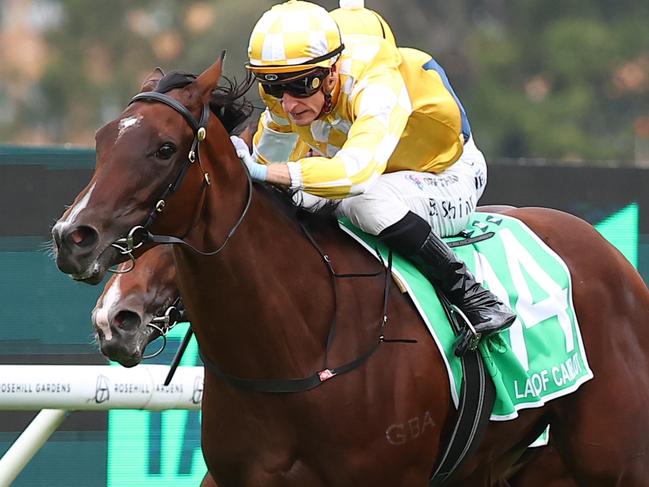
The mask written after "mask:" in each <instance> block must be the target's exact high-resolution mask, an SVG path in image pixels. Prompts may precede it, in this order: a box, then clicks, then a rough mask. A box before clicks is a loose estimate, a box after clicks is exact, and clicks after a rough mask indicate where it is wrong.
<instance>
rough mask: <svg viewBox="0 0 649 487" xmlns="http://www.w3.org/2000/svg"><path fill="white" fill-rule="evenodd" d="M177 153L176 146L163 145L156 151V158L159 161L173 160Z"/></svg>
mask: <svg viewBox="0 0 649 487" xmlns="http://www.w3.org/2000/svg"><path fill="white" fill-rule="evenodd" d="M175 153H176V146H175V145H173V144H170V143H166V144H162V145H161V146H160V148H159V149H158V150H157V151H156V153H155V156H156V157H157V158H158V159H171V156H173V155H174V154H175Z"/></svg>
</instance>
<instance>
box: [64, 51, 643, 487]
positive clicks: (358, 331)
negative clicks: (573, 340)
mask: <svg viewBox="0 0 649 487" xmlns="http://www.w3.org/2000/svg"><path fill="white" fill-rule="evenodd" d="M221 65H222V59H220V60H218V61H217V62H216V63H215V64H214V65H212V66H211V67H210V68H208V69H207V70H206V71H205V72H204V73H203V74H201V75H200V76H199V77H198V78H197V79H195V80H192V81H191V82H189V83H188V84H186V85H185V86H183V87H176V88H173V89H170V90H168V92H167V94H166V95H162V94H161V93H160V92H159V91H160V85H159V84H158V83H159V82H160V84H164V82H165V78H162V77H161V76H160V73H156V72H154V73H152V75H151V76H150V77H149V78H147V80H145V83H144V84H143V86H142V93H141V94H140V95H138V96H137V97H136V98H135V99H134V100H133V102H132V103H131V104H130V105H129V107H128V108H127V109H126V110H125V111H124V112H123V113H122V114H121V115H120V117H119V119H117V120H114V121H112V122H110V123H108V124H107V125H105V126H104V127H103V128H102V129H100V130H99V131H98V133H97V136H96V147H97V167H96V170H95V174H94V175H93V178H92V179H91V181H90V183H89V184H88V186H87V187H86V188H85V189H84V190H82V192H81V193H80V194H79V195H78V196H77V198H76V199H75V202H74V203H73V205H72V206H71V207H70V208H69V209H68V210H66V212H65V213H64V214H63V216H62V218H61V220H60V221H59V222H58V223H57V224H56V225H55V226H54V228H53V232H52V233H53V238H54V241H55V244H56V248H57V252H58V253H57V265H58V266H59V269H60V270H61V271H62V272H64V273H66V274H69V275H71V276H72V277H73V278H75V279H77V280H80V281H84V282H88V283H91V284H92V283H95V284H96V283H98V282H99V281H100V280H101V279H102V277H103V276H104V274H105V273H106V271H107V269H108V268H109V267H110V266H112V265H114V264H116V263H119V262H121V261H123V260H125V259H127V258H128V256H129V255H132V256H134V257H137V256H138V255H139V249H138V248H137V247H138V246H139V245H140V243H142V241H144V240H145V237H147V236H148V233H147V232H143V231H142V230H141V227H142V226H143V227H145V228H146V229H147V230H151V231H152V232H155V233H159V234H169V235H172V236H176V237H182V241H184V242H185V244H180V243H179V242H180V241H181V239H179V240H173V239H171V240H170V239H167V241H176V242H178V245H177V246H176V247H175V249H174V259H175V265H176V272H177V280H178V284H179V288H180V291H181V295H182V297H183V301H184V303H185V306H186V307H187V310H188V313H189V315H190V316H191V319H192V326H193V328H194V331H195V333H196V335H197V339H198V342H199V346H200V349H201V353H202V356H203V359H204V362H206V363H207V362H209V363H211V364H212V366H211V367H207V369H206V375H205V389H204V398H203V406H202V407H203V423H202V448H203V454H204V457H205V461H206V464H207V466H208V469H209V471H210V472H212V474H213V475H214V477H215V480H216V481H217V482H218V483H219V484H220V485H223V486H251V485H264V486H275V485H277V486H305V485H308V486H314V487H317V486H347V485H363V486H365V485H367V486H369V485H372V486H386V487H387V486H390V487H398V486H424V485H427V483H428V477H429V475H430V472H431V470H432V469H433V466H434V464H435V461H436V459H437V457H438V455H439V452H440V449H441V448H442V447H443V443H444V441H445V440H446V437H447V435H448V434H449V430H450V427H451V425H452V421H453V419H454V415H455V409H454V407H453V405H452V402H451V399H450V392H449V385H448V380H447V377H446V372H445V367H444V364H443V361H442V358H441V356H440V355H439V353H438V351H437V349H436V347H435V345H434V343H433V341H432V339H431V338H430V336H429V334H428V331H427V330H426V329H425V328H424V326H422V321H421V320H420V318H419V316H418V315H417V312H416V311H415V309H414V307H413V306H412V304H411V302H410V301H409V300H408V298H407V297H404V296H403V295H401V293H400V292H398V290H396V289H395V288H394V287H392V288H389V290H388V292H387V315H388V321H387V325H385V326H383V325H384V320H383V316H384V314H385V313H384V309H383V307H384V296H383V294H384V292H385V291H386V286H387V285H386V281H387V280H386V279H385V276H384V275H383V273H382V272H381V271H384V270H385V269H384V268H383V266H382V265H379V264H377V261H376V260H375V259H373V258H372V257H371V256H368V255H366V253H365V251H364V250H361V249H360V248H359V247H358V246H357V245H356V244H355V243H353V242H352V241H351V239H349V238H348V237H347V236H346V235H344V234H342V232H340V231H338V229H337V226H336V225H335V224H334V223H333V222H332V221H331V219H328V218H318V216H314V217H311V218H306V220H307V221H306V222H305V223H303V225H302V226H301V225H300V220H299V219H298V218H297V217H296V215H295V212H294V211H293V210H292V208H290V205H289V204H288V203H287V200H288V198H286V197H282V196H278V194H277V193H278V192H277V191H275V190H273V189H272V188H269V187H268V186H264V185H255V186H253V185H252V184H251V183H250V180H249V178H248V175H247V172H246V170H245V168H244V167H243V166H242V164H241V162H240V161H239V160H238V159H237V157H236V153H235V151H234V148H233V147H232V145H231V143H230V141H229V138H228V133H227V131H226V129H225V128H224V127H223V125H222V123H220V121H219V120H218V118H216V117H213V116H211V117H209V120H208V115H206V113H207V114H209V111H207V110H206V109H205V108H204V107H205V106H206V104H207V103H208V102H209V101H210V100H211V99H212V96H213V95H212V91H213V90H214V88H215V87H216V86H217V85H218V82H219V79H220V77H221ZM156 86H157V87H158V88H157V90H158V91H152V90H154V89H155V88H156ZM197 118H200V119H201V120H202V121H201V122H197V121H196V119H197ZM205 124H206V126H207V130H205V129H204V128H203V125H205ZM188 154H189V158H188V156H187V155H188ZM187 159H189V160H190V161H195V162H194V163H192V164H189V163H186V161H187ZM170 193H173V194H170ZM158 214H159V216H157V215H158ZM507 214H508V215H511V216H514V217H516V218H519V219H521V220H522V221H523V222H525V223H526V224H527V225H528V226H529V227H530V228H531V229H532V230H533V231H535V233H536V234H537V235H538V236H539V237H540V238H541V239H542V240H543V241H545V242H546V243H547V244H548V245H549V246H550V247H551V248H552V249H553V250H554V251H555V252H556V253H557V254H558V255H560V256H561V257H562V258H563V259H564V261H565V263H566V265H567V267H568V269H569V270H570V273H571V276H572V282H573V284H574V287H573V301H574V305H575V309H576V312H577V315H578V317H579V323H580V326H581V329H582V332H583V335H584V344H585V348H586V350H587V352H588V354H589V362H590V366H591V369H592V370H593V372H594V374H595V379H594V380H592V381H590V382H587V383H586V384H584V385H582V386H581V387H580V388H579V389H578V390H577V391H576V392H575V393H573V394H571V395H569V396H565V397H563V398H560V399H556V400H553V401H551V402H549V403H548V404H546V405H545V406H544V407H542V408H536V409H527V410H523V411H521V412H520V414H519V416H518V417H517V418H516V419H515V420H512V421H506V422H492V423H490V424H489V426H488V429H487V432H486V435H485V438H484V440H483V441H482V443H481V444H480V447H479V448H478V450H477V451H476V452H475V453H474V454H473V456H472V457H471V458H469V459H468V461H467V462H465V463H464V464H463V465H462V467H461V469H460V470H459V471H458V472H456V474H455V475H454V477H453V478H452V479H451V480H450V482H449V483H448V485H451V486H460V485H465V486H489V485H494V484H495V483H496V482H498V481H499V479H500V477H501V476H502V475H503V473H504V472H505V471H506V469H507V468H509V467H510V466H511V464H512V463H513V462H514V461H515V460H516V459H517V458H518V457H519V456H520V454H521V452H522V451H523V450H524V449H525V448H526V447H527V445H528V444H529V443H530V442H531V441H532V440H533V439H534V438H536V437H537V436H538V435H539V434H540V433H541V432H542V431H543V429H544V428H545V427H546V426H547V425H548V424H549V425H550V426H551V429H552V432H553V435H554V440H555V444H556V447H557V450H558V451H559V453H560V455H561V457H562V459H563V461H564V463H565V464H566V467H567V468H568V469H569V471H570V473H571V475H572V476H573V478H575V479H576V481H577V483H578V484H579V485H589V486H590V485H599V486H609V485H610V486H613V485H621V484H623V485H625V486H643V485H649V480H647V479H648V478H649V477H648V476H647V471H648V470H649V465H647V462H646V461H644V457H643V455H644V452H645V449H646V446H647V442H648V441H649V435H647V433H648V432H649V410H648V409H647V408H646V404H647V403H648V400H649V387H647V385H648V384H647V381H648V373H647V370H646V366H645V364H646V361H647V351H648V350H649V336H648V333H647V331H646V330H645V329H643V328H642V326H641V325H642V324H644V323H647V322H649V290H647V287H646V285H645V284H644V282H643V281H642V278H641V277H640V275H639V274H638V273H637V272H636V271H635V269H634V268H633V267H632V266H631V265H630V264H629V263H628V261H626V259H625V258H624V257H623V256H622V255H621V254H620V253H619V252H618V251H617V250H615V249H614V248H613V247H612V246H611V245H610V244H609V243H608V242H606V241H605V240H604V239H603V238H602V237H601V235H599V234H598V233H597V232H596V231H595V230H594V229H593V228H592V227H591V226H590V225H588V224H587V223H586V222H584V221H582V220H580V219H578V218H576V217H574V216H571V215H568V214H565V213H561V212H558V211H555V210H550V209H543V208H521V209H514V210H511V211H509V212H507ZM156 216H157V217H156ZM307 227H308V232H309V234H310V236H311V239H309V238H305V233H304V232H305V228H307ZM143 233H144V235H142V234H143ZM158 241H159V240H158ZM316 243H317V245H316ZM205 254H209V255H205ZM377 267H379V269H378V270H377ZM333 271H335V273H336V274H335V275H338V276H339V274H338V273H344V274H353V275H356V276H358V275H359V274H364V275H365V277H356V278H349V279H343V278H341V277H340V276H339V277H333V278H332V274H333ZM372 274H374V275H375V277H369V276H370V275H372ZM336 298H337V299H336ZM333 317H335V320H334V319H333ZM334 323H335V331H336V333H335V334H333V335H332V334H330V330H331V328H332V324H334ZM379 335H382V336H386V337H387V338H393V339H397V341H394V342H392V341H390V342H386V341H380V340H379ZM328 337H329V339H328ZM401 338H404V339H405V338H407V339H409V340H413V339H414V340H416V342H415V343H412V342H410V341H408V342H404V341H400V340H398V339H401ZM377 344H380V346H379V347H378V348H376V347H377ZM368 350H376V351H375V353H373V354H372V355H371V356H370V357H369V358H368V359H367V360H365V361H364V362H362V364H361V365H359V366H358V367H355V368H353V369H352V370H350V371H348V372H347V373H346V374H344V375H340V376H336V375H335V374H334V373H332V372H331V368H332V367H333V370H334V371H336V370H337V369H336V368H335V367H336V366H337V365H339V364H349V363H352V361H354V360H355V359H357V358H359V357H362V356H363V355H364V354H366V355H367V352H368ZM323 364H324V365H323ZM314 371H319V372H321V373H320V374H318V375H316V377H320V378H321V381H320V382H319V387H315V388H313V389H311V390H309V391H305V392H294V393H286V394H283V393H265V392H255V391H250V390H245V389H243V388H242V387H245V386H242V384H249V383H250V382H249V381H250V380H252V379H257V380H259V381H261V380H264V379H284V378H296V377H297V378H309V379H310V378H311V377H313V376H314V374H313V372H314ZM326 372H328V373H326ZM332 376H333V377H332ZM246 379H247V381H246ZM281 382H282V383H283V384H285V381H283V380H282V381H281ZM255 383H257V382H255ZM309 383H311V381H310V380H309ZM264 384H267V382H264ZM415 423H417V424H418V425H419V427H418V428H408V425H409V424H415ZM395 426H396V427H401V428H400V431H402V432H403V437H402V438H401V439H402V440H403V441H400V442H399V443H398V444H394V442H390V437H389V430H390V429H391V428H393V427H395ZM386 432H387V433H388V434H387V435H386Z"/></svg>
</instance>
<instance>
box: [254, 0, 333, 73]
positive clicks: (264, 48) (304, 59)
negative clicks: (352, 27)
mask: <svg viewBox="0 0 649 487" xmlns="http://www.w3.org/2000/svg"><path fill="white" fill-rule="evenodd" d="M341 47H342V41H341V37H340V31H339V29H338V25H337V24H336V22H335V21H334V19H333V18H332V17H331V15H330V14H329V12H327V11H326V10H325V9H324V8H322V7H320V6H319V5H315V4H313V3H310V2H302V1H298V0H290V1H288V2H285V3H281V4H279V5H275V6H274V7H272V8H271V9H270V10H269V11H267V12H266V13H265V14H264V15H263V16H262V17H261V19H259V22H257V25H255V28H254V29H253V31H252V34H251V35H250V44H249V45H248V58H249V63H248V64H247V65H246V67H247V68H248V69H249V70H250V71H252V72H254V73H277V74H281V73H291V72H294V71H304V70H307V69H312V68H315V67H318V66H320V67H325V68H328V67H330V66H332V65H333V63H334V62H335V61H336V59H337V57H338V56H337V51H340V50H341ZM332 53H333V55H332ZM330 55H331V57H328V56H330ZM318 58H320V59H318ZM311 61H314V62H311Z"/></svg>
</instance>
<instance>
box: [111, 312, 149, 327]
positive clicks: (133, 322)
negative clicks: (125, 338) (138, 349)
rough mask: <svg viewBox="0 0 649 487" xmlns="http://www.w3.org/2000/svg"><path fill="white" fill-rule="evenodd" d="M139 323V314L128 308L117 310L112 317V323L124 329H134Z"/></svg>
mask: <svg viewBox="0 0 649 487" xmlns="http://www.w3.org/2000/svg"><path fill="white" fill-rule="evenodd" d="M141 323H142V320H141V319H140V315H138V314H137V313H135V312H133V311H128V310H122V311H119V312H118V313H117V314H116V315H115V317H114V318H113V324H114V325H115V326H116V327H117V328H120V329H122V330H125V331H132V330H135V329H137V328H138V327H139V326H140V324H141Z"/></svg>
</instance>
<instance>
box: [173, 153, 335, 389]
mask: <svg viewBox="0 0 649 487" xmlns="http://www.w3.org/2000/svg"><path fill="white" fill-rule="evenodd" d="M213 157H219V156H218V155H216V154H214V155H213ZM232 164H234V165H235V166H234V167H231V166H232ZM238 164H239V161H236V160H235V161H231V160H221V161H220V162H219V161H217V163H216V164H212V166H213V168H214V170H216V171H217V174H215V175H214V176H215V177H213V178H212V180H213V184H214V188H211V189H210V192H209V194H208V197H207V200H206V208H205V211H204V213H203V218H202V220H201V222H200V223H199V225H198V227H197V231H195V232H193V233H192V235H191V238H192V243H193V244H196V245H197V246H198V247H199V248H201V249H203V250H208V251H209V250H213V249H215V248H218V246H220V245H221V244H222V243H223V241H224V239H225V236H226V235H227V234H228V232H229V231H230V230H231V229H232V227H233V226H234V225H235V223H236V221H237V219H238V218H239V216H240V215H241V214H242V212H243V211H244V208H245V205H246V201H247V188H248V183H247V179H246V176H245V173H244V171H243V168H242V167H237V166H236V165H238ZM226 166H228V167H227V170H224V168H225V167H226ZM217 168H220V170H219V169H217ZM271 200H272V198H271V197H269V195H268V194H265V193H264V192H262V191H255V193H254V195H253V198H252V202H251V206H250V209H249V210H248V213H247V214H246V216H245V218H244V220H243V222H242V224H241V225H240V227H239V228H238V229H237V230H236V233H235V234H234V235H233V236H232V237H231V239H230V241H229V242H228V244H227V245H226V247H225V248H224V249H223V251H222V252H221V253H220V254H219V255H217V256H214V257H203V256H200V255H198V254H195V253H193V252H192V251H190V250H188V249H179V254H178V259H177V261H178V264H179V265H178V273H179V276H180V285H181V290H182V293H183V301H184V302H185V303H186V305H187V307H188V310H189V313H190V317H191V320H192V322H193V325H194V328H195V331H196V333H197V336H198V339H199V342H200V343H201V348H202V349H203V351H204V353H206V354H208V355H210V356H212V357H213V358H214V359H215V360H217V361H218V363H219V365H220V366H221V367H222V368H223V369H224V370H228V371H230V372H232V373H239V374H249V375H257V376H272V375H273V369H275V373H276V374H284V375H286V374H289V375H290V374H293V375H294V376H295V374H304V373H308V372H309V371H312V370H313V368H314V367H317V365H315V362H317V361H321V360H322V352H323V345H324V343H325V341H326V333H327V330H328V324H329V322H330V320H331V317H332V314H333V302H331V303H328V302H327V301H328V300H331V282H330V277H329V275H328V274H327V271H326V268H325V267H324V266H323V264H322V259H321V258H320V256H319V255H318V254H317V253H316V252H315V250H314V249H313V247H312V246H311V244H310V243H309V242H308V241H307V240H306V239H305V238H304V237H303V235H301V233H300V230H299V227H298V226H297V225H296V223H295V222H294V221H291V219H290V218H289V217H288V216H287V215H286V214H284V212H282V211H281V209H280V208H278V206H277V204H275V203H273V202H272V201H271ZM242 348H243V349H246V350H248V351H249V353H247V354H243V353H242V352H241V350H242ZM257 358H258V359H259V360H256V359H257ZM295 364H299V365H300V366H301V367H304V368H305V370H300V369H296V368H295ZM318 365H319V364H318ZM307 369H308V370H307Z"/></svg>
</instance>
